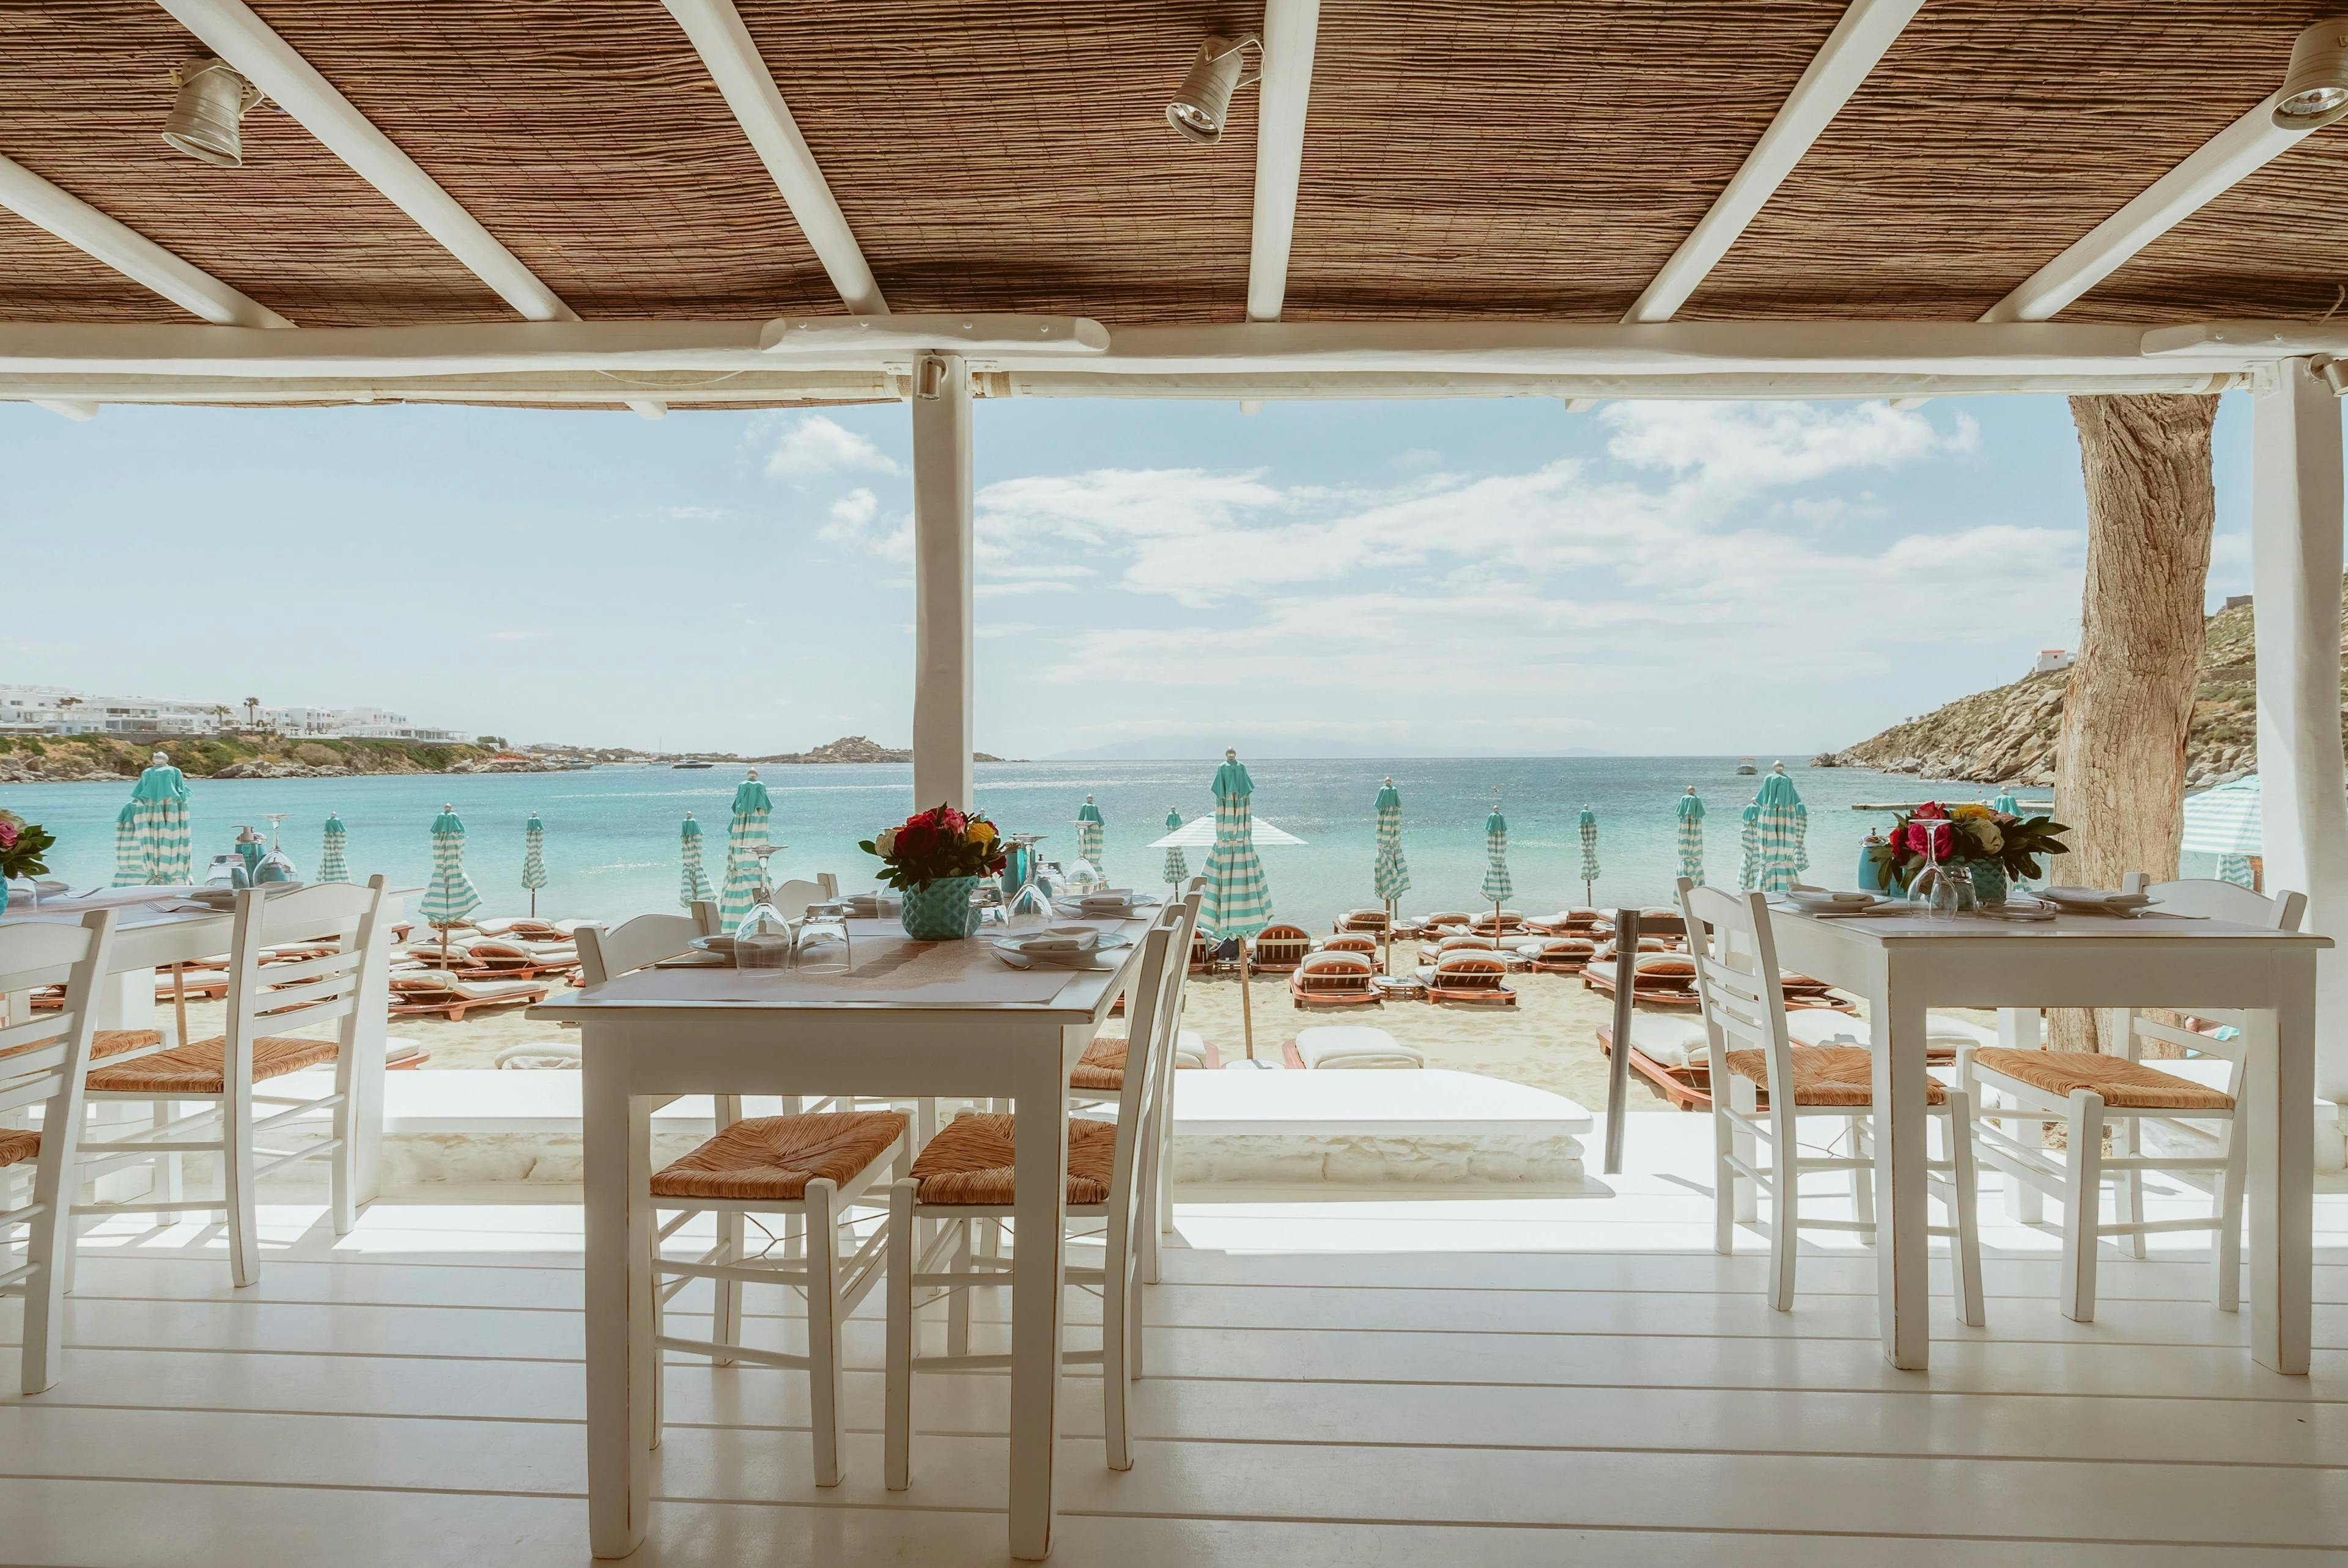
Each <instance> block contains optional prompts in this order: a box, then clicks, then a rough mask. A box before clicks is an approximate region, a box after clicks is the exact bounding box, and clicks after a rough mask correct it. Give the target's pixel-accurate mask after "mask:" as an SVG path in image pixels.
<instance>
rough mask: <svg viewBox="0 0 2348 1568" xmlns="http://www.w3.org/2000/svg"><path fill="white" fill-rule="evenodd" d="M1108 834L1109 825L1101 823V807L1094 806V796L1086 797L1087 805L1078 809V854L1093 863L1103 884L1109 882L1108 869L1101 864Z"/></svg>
mask: <svg viewBox="0 0 2348 1568" xmlns="http://www.w3.org/2000/svg"><path fill="white" fill-rule="evenodd" d="M1107 832H1108V825H1107V824H1106V823H1104V822H1102V821H1101V814H1100V807H1098V806H1097V805H1095V804H1093V797H1092V796H1090V795H1086V796H1085V804H1082V805H1080V806H1078V807H1077V808H1076V853H1077V854H1078V855H1081V856H1084V857H1085V858H1086V860H1089V861H1091V862H1092V866H1093V869H1094V870H1096V871H1097V872H1099V873H1100V875H1101V880H1102V881H1103V882H1107V880H1108V867H1107V866H1103V865H1102V864H1101V849H1102V842H1103V840H1104V839H1105V838H1106V837H1107Z"/></svg>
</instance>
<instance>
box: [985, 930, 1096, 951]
mask: <svg viewBox="0 0 2348 1568" xmlns="http://www.w3.org/2000/svg"><path fill="white" fill-rule="evenodd" d="M1099 941H1100V933H1099V932H1097V931H1095V930H1092V929H1091V928H1089V927H1082V926H1079V927H1073V928H1070V927H1054V928H1051V929H1047V930H1042V931H1035V932H1032V933H1030V934H1028V935H1026V936H1023V937H1013V938H1007V939H1006V940H1005V941H1004V942H1003V943H1002V946H1004V947H1006V948H1014V949H1016V950H1017V951H1019V952H1022V953H1028V954H1034V955H1039V956H1040V955H1042V954H1045V953H1082V952H1086V951H1089V950H1090V949H1091V948H1093V947H1094V946H1096V945H1097V943H1098V942H1099Z"/></svg>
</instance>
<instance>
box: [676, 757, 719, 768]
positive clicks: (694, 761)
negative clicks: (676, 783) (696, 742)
mask: <svg viewBox="0 0 2348 1568" xmlns="http://www.w3.org/2000/svg"><path fill="white" fill-rule="evenodd" d="M716 765H717V764H716V763H705V762H703V761H702V760H701V759H700V758H699V757H687V758H685V760H684V761H683V762H681V763H671V764H669V766H670V767H672V768H714V767H716Z"/></svg>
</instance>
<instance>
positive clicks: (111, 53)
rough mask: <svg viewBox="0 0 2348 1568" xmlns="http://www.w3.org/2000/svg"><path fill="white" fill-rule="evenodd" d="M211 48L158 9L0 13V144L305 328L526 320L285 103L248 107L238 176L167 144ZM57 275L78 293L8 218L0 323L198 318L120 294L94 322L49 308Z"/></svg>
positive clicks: (91, 6) (96, 6) (2, 247)
mask: <svg viewBox="0 0 2348 1568" xmlns="http://www.w3.org/2000/svg"><path fill="white" fill-rule="evenodd" d="M203 52H204V51H203V49H202V47H201V46H200V45H199V44H198V43H197V42H196V40H195V39H194V38H193V37H192V36H191V35H189V34H188V33H187V32H186V31H184V30H183V29H182V28H181V27H180V26H179V24H178V23H176V22H174V21H172V20H171V18H170V16H169V15H165V14H164V12H163V11H162V9H161V8H160V7H159V6H156V5H143V4H125V3H123V0H42V3H41V4H39V5H0V154H5V155H6V156H7V157H9V158H12V159H15V160H16V161H17V162H19V163H21V164H23V165H24V166H25V167H26V168H27V169H31V170H32V171H33V172H34V173H36V174H37V175H40V176H41V177H42V178H43V179H47V180H49V181H51V182H52V183H54V184H56V185H58V186H61V187H62V188H64V189H65V190H67V191H70V192H71V193H72V194H74V195H76V196H77V197H79V198H81V199H82V200H84V201H87V202H88V203H89V204H90V205H91V206H93V207H95V208H97V209H98V210H99V211H101V212H104V213H105V214H107V216H108V217H110V218H113V219H116V220H118V221H120V222H122V223H125V224H128V225H129V227H130V228H132V229H134V230H137V231H139V233H141V234H144V235H145V236H147V238H149V239H150V240H152V241H155V242H156V243H158V244H160V245H161V246H163V247H164V248H165V249H166V250H169V251H174V252H176V253H177V254H179V255H180V256H181V257H182V258H184V259H185V260H187V261H190V262H192V263H193V264H194V265H196V266H198V267H201V268H202V269H203V270H204V271H206V272H211V274H212V275H213V276H215V277H217V278H219V279H221V281H222V282H227V283H229V284H231V285H232V286H234V287H236V288H239V289H242V290H243V291H244V292H246V293H247V294H250V295H252V297H253V298H254V299H256V300H258V301H260V302H262V303H263V304H264V305H267V306H269V307H270V308H271V309H273V310H275V311H277V312H279V313H281V314H283V315H284V316H285V317H286V318H287V319H289V320H291V321H293V323H296V324H298V325H302V326H366V325H381V324H386V323H396V322H436V321H444V322H445V321H473V320H490V321H511V320H512V319H514V318H513V313H512V312H511V311H510V310H508V309H507V308H506V306H505V305H504V304H503V303H502V302H500V301H499V299H498V298H497V296H496V295H494V294H492V293H491V292H489V290H488V289H487V288H485V287H484V286H482V284H481V283H480V282H479V280H478V279H476V278H475V277H474V276H473V275H472V274H471V273H470V272H467V271H465V269H464V268H463V267H461V266H459V265H458V263H457V262H456V261H455V260H454V259H452V258H451V257H450V256H449V255H448V253H447V252H446V251H442V250H441V249H440V247H439V246H438V245H437V244H434V243H433V242H432V241H431V240H430V239H429V238H428V237H427V236H426V235H425V233H424V231H422V230H420V229H418V228H417V227H416V225H415V224H414V223H413V222H411V221H409V220H408V218H407V214H405V213H403V212H401V211H400V210H398V209H397V208H396V207H394V206H393V205H392V204H391V203H390V202H389V201H387V200H385V199H384V198H383V197H382V196H380V195H378V194H377V193H376V191H375V190H374V189H373V188H372V187H370V186H369V185H368V184H367V183H366V181H365V180H363V179H359V177H358V176H357V175H355V174H353V173H352V172H351V171H350V170H349V169H346V168H345V167H344V165H343V163H342V161H341V160H340V159H336V158H335V156H334V155H333V154H332V153H330V152H328V151H327V150H326V149H324V147H322V146H320V145H319V144H318V142H317V141H316V140H315V139H314V138H312V137H311V135H310V133H309V132H307V131H305V130H304V129H303V128H301V127H300V126H298V125H296V124H294V123H293V119H292V118H289V117H288V116H286V115H284V114H283V113H281V112H279V111H278V110H276V109H274V108H256V109H254V110H253V111H252V113H250V114H248V115H246V116H245V118H244V149H245V166H244V167H243V168H242V169H214V168H212V167H211V165H209V164H204V163H200V162H198V161H197V160H196V159H192V158H190V157H188V156H187V155H185V154H184V153H180V152H177V151H174V150H173V149H170V147H167V146H165V145H164V143H163V139H162V136H161V131H162V126H163V117H164V116H165V114H167V113H168V112H169V111H170V106H171V96H172V88H171V85H170V79H169V74H170V69H171V67H173V66H175V65H178V64H180V63H181V62H183V61H187V60H191V59H193V58H195V57H197V56H201V54H202V53H203ZM26 232H30V233H31V235H32V239H33V240H35V241H39V244H38V245H33V244H32V243H30V241H26V240H25V239H24V234H25V233H26ZM60 285H63V286H64V287H65V288H67V289H70V288H71V287H73V285H72V284H71V283H70V282H67V274H64V273H60V272H57V271H56V270H55V243H54V241H50V240H49V239H48V237H47V236H46V235H45V234H41V233H39V232H38V231H32V230H31V229H30V226H29V225H27V224H26V223H25V222H24V220H22V219H20V218H17V217H16V216H15V214H14V213H8V212H0V318H5V319H10V320H16V321H43V320H50V321H55V320H91V319H100V320H115V321H119V320H149V321H164V322H185V321H188V320H189V319H191V318H190V317H189V316H188V315H187V313H185V312H183V311H181V310H180V308H179V307H178V306H177V305H174V304H172V303H170V302H169V301H167V300H164V299H162V298H160V296H149V298H150V301H151V302H150V303H149V306H148V307H147V308H146V309H145V310H143V311H140V310H138V309H137V308H136V306H135V299H134V297H133V296H132V295H127V294H126V295H122V296H120V300H121V303H119V304H118V305H117V306H115V307H114V313H110V314H108V315H105V316H101V317H97V318H92V317H88V316H84V315H81V314H79V313H76V312H70V311H58V310H57V309H56V308H55V307H54V305H53V304H52V301H53V300H55V298H56V297H57V293H58V292H59V287H60ZM120 286H123V287H129V288H131V289H133V290H136V286H135V285H120ZM136 292H144V291H143V290H136Z"/></svg>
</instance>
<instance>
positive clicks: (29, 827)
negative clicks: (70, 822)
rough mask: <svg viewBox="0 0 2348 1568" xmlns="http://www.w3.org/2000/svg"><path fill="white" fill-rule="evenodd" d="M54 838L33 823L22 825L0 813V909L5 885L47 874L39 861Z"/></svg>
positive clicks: (4, 904) (10, 813) (44, 864)
mask: <svg viewBox="0 0 2348 1568" xmlns="http://www.w3.org/2000/svg"><path fill="white" fill-rule="evenodd" d="M56 842H57V835H55V834H52V833H47V832H45V831H43V829H42V827H41V825H40V824H39V823H37V822H26V820H25V819H24V818H23V817H21V816H18V815H16V814H15V812H13V811H0V909H5V908H6V907H8V883H9V881H10V880H11V879H12V878H15V877H19V876H22V877H27V878H30V877H36V876H40V875H41V874H42V873H43V872H45V871H46V870H48V868H49V866H48V863H47V862H46V861H45V860H43V859H42V858H41V856H42V854H43V853H44V852H45V851H46V850H47V848H48V847H49V845H52V844H55V843H56Z"/></svg>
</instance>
